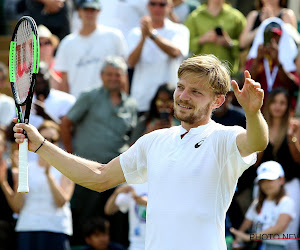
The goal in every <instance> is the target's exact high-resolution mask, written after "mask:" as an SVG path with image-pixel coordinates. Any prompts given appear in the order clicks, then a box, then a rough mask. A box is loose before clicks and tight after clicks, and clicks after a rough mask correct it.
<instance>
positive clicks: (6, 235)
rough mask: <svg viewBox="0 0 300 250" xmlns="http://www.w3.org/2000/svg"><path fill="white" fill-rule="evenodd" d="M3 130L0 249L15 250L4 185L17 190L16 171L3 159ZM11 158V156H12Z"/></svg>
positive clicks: (2, 143)
mask: <svg viewBox="0 0 300 250" xmlns="http://www.w3.org/2000/svg"><path fill="white" fill-rule="evenodd" d="M6 144H7V142H6V136H5V131H4V130H3V129H1V128H0V204H1V205H0V250H15V249H16V244H15V243H16V235H15V224H16V219H15V218H14V215H13V211H12V209H11V207H10V206H9V204H8V202H7V199H6V196H7V195H8V193H7V192H5V191H6V186H9V188H10V189H13V190H17V185H16V184H17V181H18V171H17V168H13V167H12V164H11V162H9V161H8V160H7V159H5V157H4V154H5V151H6V149H7V147H6ZM17 159H18V157H17ZM12 160H14V159H13V156H12Z"/></svg>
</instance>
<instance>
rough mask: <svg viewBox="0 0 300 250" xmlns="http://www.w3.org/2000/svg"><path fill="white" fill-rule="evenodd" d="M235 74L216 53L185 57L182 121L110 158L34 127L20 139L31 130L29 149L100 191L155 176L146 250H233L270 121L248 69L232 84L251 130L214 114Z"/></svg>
mask: <svg viewBox="0 0 300 250" xmlns="http://www.w3.org/2000/svg"><path fill="white" fill-rule="evenodd" d="M228 72H229V71H228V69H227V68H226V67H225V66H224V65H223V64H222V63H221V62H220V61H219V60H218V59H217V58H216V57H215V56H213V55H207V56H197V57H193V58H189V59H187V60H185V61H184V62H183V63H182V64H181V66H180V68H179V70H178V78H179V81H178V83H177V88H176V90H175V92H174V112H175V116H176V118H177V119H179V120H180V121H181V126H177V127H172V128H168V129H161V130H156V131H154V132H151V133H149V134H146V135H144V136H142V137H141V138H140V139H139V140H138V141H137V142H136V143H135V144H133V146H131V148H129V149H128V150H127V151H126V152H124V153H123V154H121V156H119V157H117V158H115V159H113V160H112V161H111V162H109V163H108V164H100V163H96V162H92V161H88V160H86V159H83V158H79V157H76V156H73V155H70V154H68V153H66V152H65V151H63V150H61V149H59V148H57V147H55V146H53V145H52V144H51V143H48V142H47V141H45V140H44V138H43V137H42V136H41V135H40V134H39V133H38V132H37V130H36V129H35V128H34V127H33V126H32V125H26V124H17V125H15V127H14V131H15V138H16V142H17V143H21V142H23V140H24V138H25V137H24V135H23V134H22V132H23V129H25V130H26V131H27V135H28V138H29V141H30V143H29V150H31V151H36V150H37V149H38V150H37V151H36V152H37V153H38V154H39V155H40V156H42V157H43V158H44V159H46V160H47V161H49V163H50V164H51V165H52V166H55V167H56V168H57V169H58V170H59V171H61V172H62V173H63V174H64V175H66V176H67V177H68V178H70V179H71V180H73V181H74V182H76V183H78V184H79V185H83V186H85V187H87V188H90V189H93V190H96V191H100V192H101V191H103V190H106V189H108V188H111V187H114V186H116V185H119V184H121V183H123V182H125V181H127V182H128V183H129V184H138V183H144V182H146V181H147V182H148V187H149V189H148V202H147V223H146V249H172V250H177V249H178V250H182V249H195V250H198V249H201V248H202V247H203V246H205V249H210V250H225V249H226V243H225V213H226V210H227V209H228V207H229V204H230V201H231V199H232V196H233V194H234V191H235V187H236V183H237V180H238V178H239V176H240V175H241V174H242V172H243V171H244V170H245V169H246V168H248V167H249V166H250V165H252V164H253V163H254V162H255V160H256V154H255V152H257V151H262V150H264V149H265V147H266V146H267V144H268V126H267V124H266V121H265V120H264V118H263V116H262V114H261V112H260V108H261V106H262V102H263V95H264V93H263V90H262V89H261V88H260V84H259V83H257V82H255V81H254V80H252V79H251V76H250V74H249V72H248V71H245V82H244V85H243V88H242V89H241V90H240V89H239V87H238V85H237V83H236V82H235V81H232V82H231V83H232V88H233V90H234V93H235V96H236V98H237V100H238V101H239V103H240V105H241V106H242V107H243V109H244V111H245V115H246V119H247V129H246V130H245V129H243V128H241V127H238V126H233V127H230V126H228V127H225V126H223V125H220V124H217V123H215V122H213V121H212V120H211V118H210V117H211V114H212V111H213V110H214V109H216V108H218V107H220V106H221V105H222V103H223V102H224V100H225V95H226V93H227V92H228V91H229V89H230V77H229V73H228ZM14 121H15V122H16V121H17V120H16V119H14ZM95 133H97V131H95Z"/></svg>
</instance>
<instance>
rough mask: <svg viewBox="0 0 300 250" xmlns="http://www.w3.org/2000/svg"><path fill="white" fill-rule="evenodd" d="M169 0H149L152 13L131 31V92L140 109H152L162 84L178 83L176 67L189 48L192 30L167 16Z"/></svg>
mask: <svg viewBox="0 0 300 250" xmlns="http://www.w3.org/2000/svg"><path fill="white" fill-rule="evenodd" d="M171 2H172V1H170V0H149V1H148V5H147V6H148V10H149V14H150V15H149V16H144V17H143V18H142V19H141V27H137V28H134V29H132V30H131V32H130V33H129V35H128V39H127V40H128V47H129V53H128V54H129V56H128V64H129V66H130V67H131V68H134V74H133V78H132V83H131V96H132V97H133V98H135V99H136V101H137V103H138V106H139V112H146V111H149V109H150V103H151V100H152V98H153V97H154V96H155V93H156V91H157V89H158V88H159V86H160V85H162V84H164V83H170V84H172V85H173V86H174V87H175V86H176V82H177V80H178V79H177V76H176V71H177V69H178V67H179V65H180V63H181V62H182V61H183V59H184V58H185V57H187V56H188V52H189V38H190V36H189V30H188V28H186V27H185V26H184V25H182V24H178V23H173V22H172V21H170V20H169V19H167V16H168V13H169V11H170V8H171Z"/></svg>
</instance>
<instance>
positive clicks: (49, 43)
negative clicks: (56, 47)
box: [40, 40, 52, 47]
mask: <svg viewBox="0 0 300 250" xmlns="http://www.w3.org/2000/svg"><path fill="white" fill-rule="evenodd" d="M51 44H52V43H51V41H50V40H48V41H45V42H40V47H42V46H44V45H51Z"/></svg>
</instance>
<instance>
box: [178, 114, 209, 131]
mask: <svg viewBox="0 0 300 250" xmlns="http://www.w3.org/2000/svg"><path fill="white" fill-rule="evenodd" d="M210 121H211V119H210V117H208V118H207V119H204V120H201V121H198V122H194V123H193V124H190V123H186V122H181V126H182V127H183V128H184V129H185V130H186V131H187V133H188V132H189V131H190V130H191V129H192V128H197V127H199V126H203V125H206V124H208V123H209V122H210Z"/></svg>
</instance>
